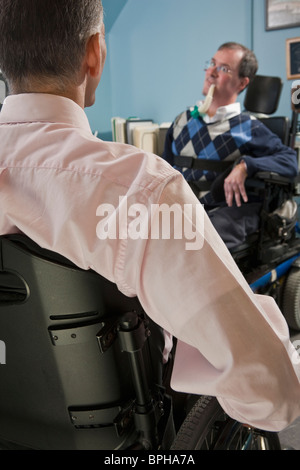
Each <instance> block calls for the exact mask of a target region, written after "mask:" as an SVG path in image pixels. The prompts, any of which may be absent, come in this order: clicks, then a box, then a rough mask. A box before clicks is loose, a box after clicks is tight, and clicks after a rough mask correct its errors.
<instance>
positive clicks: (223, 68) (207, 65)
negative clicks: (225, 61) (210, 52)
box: [204, 59, 232, 73]
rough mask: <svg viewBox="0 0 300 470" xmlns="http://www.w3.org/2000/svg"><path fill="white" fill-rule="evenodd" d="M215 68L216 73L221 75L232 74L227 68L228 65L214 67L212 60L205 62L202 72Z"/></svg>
mask: <svg viewBox="0 0 300 470" xmlns="http://www.w3.org/2000/svg"><path fill="white" fill-rule="evenodd" d="M213 68H215V69H216V71H217V72H218V73H219V72H222V73H232V70H231V69H230V68H229V67H228V65H218V66H217V65H216V63H215V61H214V60H213V59H212V60H208V61H206V62H205V68H204V70H205V71H206V70H208V69H213Z"/></svg>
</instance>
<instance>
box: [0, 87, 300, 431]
mask: <svg viewBox="0 0 300 470" xmlns="http://www.w3.org/2000/svg"><path fill="white" fill-rule="evenodd" d="M0 142H1V146H0V152H1V162H0V163H1V164H0V188H1V189H0V233H1V234H7V233H15V232H23V233H25V234H26V235H28V236H29V237H30V238H32V239H33V240H34V241H35V242H37V243H38V244H39V245H40V246H42V247H45V248H48V249H51V250H54V251H56V252H58V253H61V254H62V255H64V256H65V257H67V258H69V259H70V260H72V261H73V262H74V263H75V264H77V265H78V266H80V267H81V268H84V269H88V268H91V269H94V270H95V271H97V272H98V273H100V274H101V275H103V276H104V277H106V278H108V279H109V280H111V281H113V282H115V283H116V284H117V286H118V288H119V289H120V291H122V292H123V293H124V294H125V295H127V296H135V295H137V296H138V297H139V300H140V302H141V304H142V305H143V307H144V309H145V311H146V312H147V314H148V315H149V316H150V317H151V318H152V319H153V320H154V321H155V322H156V323H158V324H160V325H161V326H162V327H163V328H164V329H165V331H166V332H168V333H169V334H171V335H174V336H176V337H177V338H178V340H179V341H178V349H177V352H176V359H175V367H174V371H173V376H172V386H173V388H174V389H175V390H179V391H183V392H188V393H195V394H207V395H215V396H217V397H218V400H219V401H220V403H221V405H222V406H223V408H224V409H225V411H226V412H227V413H228V414H229V415H231V416H232V417H234V418H236V419H238V420H239V421H241V422H245V423H248V424H251V425H254V426H257V427H260V428H263V429H269V430H273V431H276V430H280V429H282V428H284V427H285V426H287V425H288V424H289V423H291V422H292V421H293V420H294V419H295V418H296V417H298V416H299V415H300V387H299V377H300V366H299V360H298V356H297V353H296V351H295V349H294V348H293V346H292V344H291V343H290V341H289V332H288V328H287V325H286V322H285V320H284V318H283V316H282V314H281V312H280V311H279V309H278V307H277V306H276V304H275V301H274V300H273V299H272V298H271V297H266V296H259V295H255V294H253V293H252V291H251V289H250V288H249V286H248V284H247V282H246V281H245V279H244V277H243V276H242V274H241V273H240V271H239V269H238V268H237V266H236V265H235V263H234V261H233V259H232V257H231V256H230V254H229V252H228V251H227V249H226V247H225V245H224V244H223V242H222V240H221V239H220V237H219V236H218V234H217V233H216V231H215V230H214V228H213V227H212V225H211V223H210V221H209V219H208V218H207V217H206V214H205V213H204V211H203V208H202V206H201V205H200V204H199V202H198V200H197V199H196V198H195V196H194V195H193V193H192V191H191V190H190V188H189V186H188V185H187V183H186V182H185V181H184V179H183V178H182V176H181V175H180V174H179V173H178V172H177V171H175V170H174V169H172V168H171V167H170V166H169V165H168V164H167V163H166V162H165V161H163V160H162V159H161V158H159V157H157V156H154V155H152V154H148V153H144V152H143V151H141V150H139V149H137V148H135V147H132V146H129V145H124V144H119V143H112V142H103V141H101V140H99V139H98V138H96V137H94V136H93V135H92V132H91V130H90V127H89V124H88V120H87V117H86V115H85V113H84V111H83V110H82V109H81V108H80V107H79V106H78V105H77V104H76V103H74V102H73V101H71V100H69V99H67V98H63V97H59V96H52V95H46V94H45V95H43V94H24V95H13V96H9V97H8V98H7V99H6V100H5V103H4V106H3V109H2V111H1V113H0ZM163 204H165V205H166V206H164V207H171V206H173V205H174V204H176V205H177V206H176V207H177V208H179V209H181V214H182V218H183V220H184V222H186V223H187V227H188V224H190V226H189V229H190V230H194V232H192V233H194V235H195V239H196V236H197V240H198V242H199V243H198V245H197V246H196V244H195V245H194V246H193V248H192V249H191V245H190V246H189V248H188V245H187V243H188V242H191V241H192V240H191V239H187V238H188V237H187V236H182V237H180V236H178V231H177V232H176V230H177V228H178V227H179V226H178V225H175V223H174V227H173V228H172V227H171V233H170V236H166V234H164V236H162V235H161V236H159V237H158V236H157V232H155V233H152V232H151V233H150V231H151V230H150V229H151V227H152V226H151V224H150V219H151V217H154V215H155V210H156V211H157V210H158V208H160V207H162V205H163ZM188 207H189V208H192V211H193V212H190V211H188V210H186V211H185V210H184V209H185V208H188ZM153 208H154V212H152V213H151V211H152V210H153ZM145 209H146V210H145ZM156 213H157V212H156ZM141 214H142V215H141ZM153 214H154V215H153ZM196 216H197V217H196ZM154 218H155V217H154ZM137 221H140V222H141V224H140V225H141V226H143V230H144V231H143V236H141V235H140V236H134V235H136V234H137V233H138V228H137V224H136V222H137ZM156 221H157V219H156ZM104 222H107V223H106V224H105V223H104ZM200 222H201V223H200ZM153 223H154V222H153ZM109 224H110V225H109ZM169 225H170V224H169ZM108 227H110V228H109V229H108ZM163 228H166V227H163ZM129 229H130V230H129ZM115 233H117V236H114V235H115ZM189 233H191V232H189ZM147 235H148V236H147ZM0 339H1V332H0Z"/></svg>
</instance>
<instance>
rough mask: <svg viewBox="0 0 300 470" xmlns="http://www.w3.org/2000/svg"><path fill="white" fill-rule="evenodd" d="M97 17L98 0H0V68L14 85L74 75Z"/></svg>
mask: <svg viewBox="0 0 300 470" xmlns="http://www.w3.org/2000/svg"><path fill="white" fill-rule="evenodd" d="M102 21H103V8H102V2H101V0H0V38H1V40H0V69H1V70H2V72H3V74H4V75H5V77H6V78H7V80H8V82H9V83H10V82H11V83H14V84H17V85H19V86H20V85H21V86H24V85H25V84H26V83H27V80H28V79H37V80H43V79H46V80H47V79H51V78H52V79H53V78H54V79H60V80H61V81H62V83H63V82H64V81H67V82H68V81H69V82H70V81H74V79H76V77H77V76H78V71H79V68H80V64H81V61H82V58H83V56H84V53H85V47H86V41H87V39H88V37H89V36H91V35H92V34H95V33H96V32H98V31H100V27H101V23H102ZM25 88H26V87H25Z"/></svg>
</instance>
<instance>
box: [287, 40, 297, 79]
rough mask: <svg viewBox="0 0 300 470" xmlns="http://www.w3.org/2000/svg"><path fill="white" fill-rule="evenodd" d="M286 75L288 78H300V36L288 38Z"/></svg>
mask: <svg viewBox="0 0 300 470" xmlns="http://www.w3.org/2000/svg"><path fill="white" fill-rule="evenodd" d="M286 76H287V79H288V80H293V79H296V78H300V37H298V38H292V39H286Z"/></svg>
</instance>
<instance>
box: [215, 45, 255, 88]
mask: <svg viewBox="0 0 300 470" xmlns="http://www.w3.org/2000/svg"><path fill="white" fill-rule="evenodd" d="M221 49H237V50H241V51H242V52H243V57H242V59H241V62H240V66H239V76H240V77H241V78H244V77H248V78H249V80H250V81H251V80H252V79H253V78H254V76H255V74H256V72H257V70H258V62H257V58H256V56H255V54H254V52H253V51H251V49H248V48H247V47H245V46H243V45H242V44H239V43H238V42H225V43H224V44H222V45H221V46H220V47H219V49H218V50H219V51H220V50H221Z"/></svg>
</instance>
